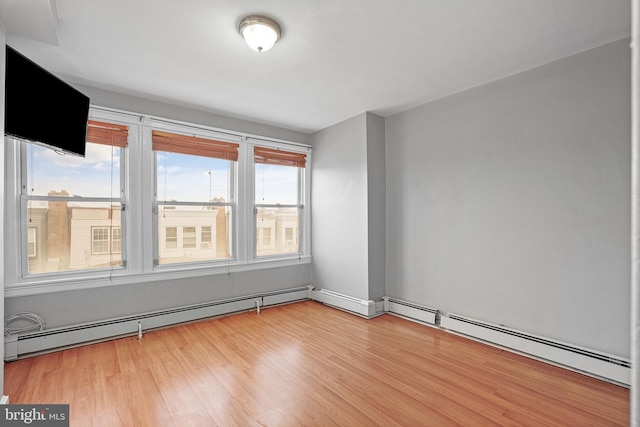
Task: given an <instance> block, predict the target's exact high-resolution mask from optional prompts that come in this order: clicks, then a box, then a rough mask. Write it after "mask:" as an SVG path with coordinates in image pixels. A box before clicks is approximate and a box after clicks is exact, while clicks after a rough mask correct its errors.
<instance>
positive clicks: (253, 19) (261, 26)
mask: <svg viewBox="0 0 640 427" xmlns="http://www.w3.org/2000/svg"><path fill="white" fill-rule="evenodd" d="M240 34H242V37H244V41H246V42H247V44H248V45H249V47H250V48H251V49H253V50H256V51H258V52H266V51H267V50H269V49H271V48H272V47H273V45H274V44H275V43H276V42H277V41H278V39H279V38H280V26H279V25H278V24H277V23H276V22H275V21H273V20H271V19H269V18H265V17H264V16H256V15H251V16H247V17H246V18H244V19H243V20H242V22H240Z"/></svg>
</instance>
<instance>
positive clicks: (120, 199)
mask: <svg viewBox="0 0 640 427" xmlns="http://www.w3.org/2000/svg"><path fill="white" fill-rule="evenodd" d="M107 117H110V116H107ZM89 121H95V122H103V123H104V122H106V123H107V124H114V125H116V126H121V125H124V126H129V124H128V123H122V122H120V121H118V120H112V119H110V118H105V117H103V116H101V115H98V116H97V117H96V116H95V115H94V114H92V112H91V111H90V114H89ZM13 141H14V143H15V146H14V149H15V151H14V152H15V154H16V163H17V166H16V168H15V169H16V170H17V171H18V173H17V174H16V185H17V189H18V190H17V193H18V199H19V206H20V207H19V211H18V215H17V217H16V222H17V223H18V224H19V227H18V242H19V247H20V256H19V257H18V259H17V265H18V268H17V271H18V272H19V273H18V277H17V281H24V282H28V281H30V280H45V281H46V280H53V279H58V278H64V279H73V278H85V277H92V276H102V275H104V274H105V272H108V274H112V273H113V271H115V270H121V271H126V270H127V259H126V252H125V250H124V248H121V252H119V255H120V259H121V263H120V265H119V266H109V267H89V268H83V269H68V270H60V271H42V272H33V273H32V272H29V260H30V259H32V258H30V257H29V256H28V250H29V242H28V228H29V226H28V221H29V202H38V201H40V202H66V203H74V202H76V203H109V205H111V206H113V205H114V204H119V205H120V207H121V210H122V211H125V208H126V201H127V193H128V192H127V184H128V180H127V176H128V168H127V167H126V165H127V164H128V162H127V157H128V147H129V145H128V144H127V146H125V147H118V148H119V149H120V154H119V161H120V165H119V166H118V168H117V169H118V171H119V184H120V188H118V189H114V191H113V192H114V193H116V192H117V193H118V195H117V196H114V195H113V194H112V197H91V196H75V195H69V196H49V195H46V196H44V195H31V194H29V191H28V183H29V177H28V175H29V170H28V161H29V155H28V144H29V143H27V142H25V141H19V140H13ZM87 143H92V144H98V145H106V144H100V143H95V142H91V141H87ZM106 146H108V145H106ZM112 147H116V146H115V145H114V146H112ZM119 226H120V229H121V236H123V235H124V236H125V238H126V234H125V229H126V215H121V216H120V224H119ZM107 227H112V225H109V226H107ZM93 228H94V227H91V228H90V233H91V237H90V241H89V251H90V253H91V254H92V255H96V256H101V255H105V254H108V253H109V252H106V253H100V254H97V253H94V252H93ZM108 242H109V243H108V244H109V250H110V249H111V235H110V234H109V239H108Z"/></svg>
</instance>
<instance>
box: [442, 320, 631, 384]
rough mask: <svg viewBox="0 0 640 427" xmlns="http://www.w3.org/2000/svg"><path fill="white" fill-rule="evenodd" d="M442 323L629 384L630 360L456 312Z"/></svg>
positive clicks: (517, 349)
mask: <svg viewBox="0 0 640 427" xmlns="http://www.w3.org/2000/svg"><path fill="white" fill-rule="evenodd" d="M441 326H442V327H443V328H445V329H449V330H451V331H454V332H457V333H460V334H462V335H466V336H469V337H471V338H475V339H479V340H481V341H485V342H489V343H493V344H497V345H499V346H501V347H506V348H510V349H513V350H515V351H517V352H520V353H524V354H528V355H531V356H534V357H536V358H539V359H542V360H546V361H548V362H551V363H554V364H558V365H562V366H565V367H568V368H570V369H573V370H576V371H580V372H583V373H585V374H587V375H591V376H596V377H600V378H605V379H608V380H612V381H615V382H617V383H620V384H624V385H627V386H628V385H630V383H631V369H630V368H631V363H630V361H629V359H624V358H621V357H618V356H614V355H610V354H606V353H601V352H597V351H594V350H590V349H586V348H583V347H579V346H575V345H572V344H568V343H563V342H560V341H555V340H550V339H548V338H543V337H540V336H536V335H532V334H527V333H524V332H520V331H517V330H515V329H510V328H506V327H503V326H500V325H495V324H491V323H485V322H481V321H478V320H474V319H470V318H468V317H464V316H460V315H457V314H448V315H446V316H442V317H441Z"/></svg>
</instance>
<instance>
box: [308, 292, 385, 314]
mask: <svg viewBox="0 0 640 427" xmlns="http://www.w3.org/2000/svg"><path fill="white" fill-rule="evenodd" d="M309 298H310V299H312V300H314V301H318V302H321V303H323V304H327V305H330V306H332V307H335V308H339V309H342V310H346V311H349V312H352V313H355V314H358V315H360V316H364V317H367V318H369V317H374V316H376V315H377V314H379V313H377V310H376V307H377V305H376V303H375V302H374V301H372V300H363V299H359V298H355V297H351V296H348V295H344V294H341V293H338V292H334V291H330V290H327V289H318V288H315V287H313V286H309Z"/></svg>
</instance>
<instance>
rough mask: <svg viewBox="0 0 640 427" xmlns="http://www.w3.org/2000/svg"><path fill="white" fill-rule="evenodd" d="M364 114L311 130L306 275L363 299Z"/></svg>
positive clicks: (365, 231)
mask: <svg viewBox="0 0 640 427" xmlns="http://www.w3.org/2000/svg"><path fill="white" fill-rule="evenodd" d="M366 132H367V128H366V114H364V113H363V114H360V115H358V116H356V117H353V118H351V119H349V120H345V121H344V122H341V123H338V124H336V125H334V126H331V127H329V128H327V129H324V130H321V131H320V132H317V133H314V134H312V135H311V143H312V145H313V170H312V172H313V180H312V184H311V206H312V211H311V218H312V219H311V223H312V227H311V235H312V237H311V253H312V254H313V263H312V265H313V267H312V271H313V273H312V280H313V284H314V285H315V286H316V287H319V288H323V289H329V290H332V291H336V292H340V293H343V294H346V295H350V296H353V297H357V298H362V299H368V295H369V289H368V286H369V285H368V226H367V216H368V206H367V147H366Z"/></svg>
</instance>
